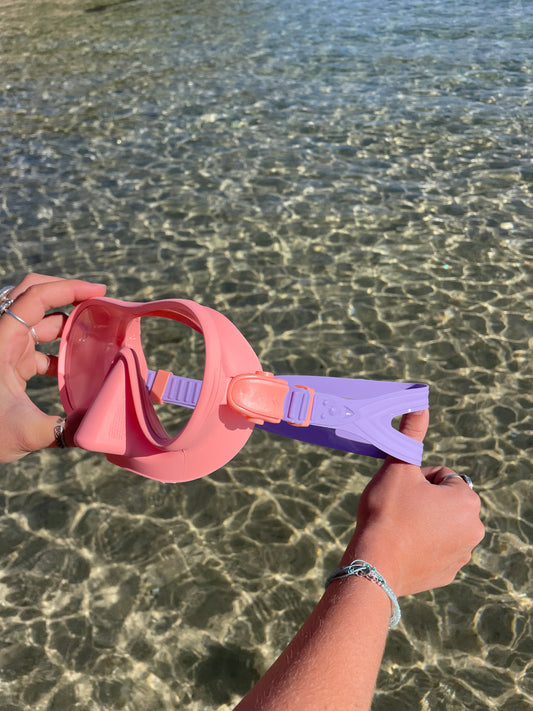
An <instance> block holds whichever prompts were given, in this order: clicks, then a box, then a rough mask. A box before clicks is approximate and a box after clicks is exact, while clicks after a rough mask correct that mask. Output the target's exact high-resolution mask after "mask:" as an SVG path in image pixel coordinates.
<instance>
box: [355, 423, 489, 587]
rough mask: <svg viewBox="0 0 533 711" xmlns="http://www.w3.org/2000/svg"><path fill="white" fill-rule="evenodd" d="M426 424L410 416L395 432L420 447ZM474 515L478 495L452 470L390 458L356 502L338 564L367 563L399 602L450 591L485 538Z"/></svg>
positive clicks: (477, 507) (477, 517) (481, 527)
mask: <svg viewBox="0 0 533 711" xmlns="http://www.w3.org/2000/svg"><path fill="white" fill-rule="evenodd" d="M428 422H429V414H428V411H427V410H425V411H424V412H422V413H412V414H409V415H406V416H405V417H404V418H403V421H402V424H401V427H400V429H401V431H402V432H403V433H404V434H407V435H409V436H410V437H413V438H414V439H417V440H418V441H420V442H421V441H422V440H423V439H424V436H425V434H426V431H427V427H428ZM450 475H454V476H450ZM448 477H449V478H448ZM479 512H480V500H479V497H478V495H477V494H476V493H475V492H474V491H472V490H471V489H470V488H469V486H468V484H467V483H466V482H465V481H464V480H463V479H461V478H460V477H459V476H458V475H456V474H455V472H453V471H452V470H451V469H448V468H447V467H429V468H428V467H426V468H423V469H421V468H420V467H416V466H414V465H412V464H405V463H404V462H400V461H398V460H396V459H393V458H392V457H389V458H388V459H387V460H386V461H385V463H384V465H383V466H382V467H381V469H380V470H379V471H378V473H377V474H376V475H375V476H374V477H373V479H372V480H371V481H370V483H369V484H368V486H367V487H366V489H365V490H364V492H363V494H362V495H361V499H360V501H359V508H358V512H357V526H356V529H355V533H354V536H353V538H352V540H351V542H350V544H349V545H348V548H347V550H346V553H345V554H344V556H343V559H342V563H341V565H347V564H349V563H350V562H351V561H352V560H355V559H357V558H361V559H363V560H365V561H367V562H368V563H370V564H372V565H373V566H375V568H376V569H377V570H378V572H379V573H381V575H382V576H383V577H384V578H385V580H386V581H387V583H388V584H389V586H390V587H391V588H392V589H393V590H394V592H395V593H396V596H397V597H399V596H401V595H409V594H413V593H417V592H421V591H423V590H429V589H431V588H436V587H441V586H443V585H447V584H448V583H450V582H451V581H452V580H453V579H454V578H455V576H456V574H457V572H458V571H459V569H460V568H462V567H463V566H464V565H465V564H466V563H468V561H469V560H470V557H471V554H472V550H473V548H474V547H475V546H476V545H477V544H478V543H479V542H480V541H481V540H482V538H483V536H484V527H483V524H482V523H481V521H480V519H479Z"/></svg>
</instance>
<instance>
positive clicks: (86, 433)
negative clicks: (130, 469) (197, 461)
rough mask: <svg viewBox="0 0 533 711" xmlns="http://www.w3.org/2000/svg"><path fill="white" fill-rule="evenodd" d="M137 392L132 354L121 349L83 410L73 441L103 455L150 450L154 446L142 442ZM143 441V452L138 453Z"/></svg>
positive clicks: (152, 450) (136, 379) (153, 448)
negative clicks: (86, 407) (83, 413)
mask: <svg viewBox="0 0 533 711" xmlns="http://www.w3.org/2000/svg"><path fill="white" fill-rule="evenodd" d="M139 393H140V390H139V384H138V373H137V363H136V360H135V355H134V354H133V352H132V351H129V350H127V349H123V350H121V351H120V353H119V354H118V356H117V359H116V361H115V364H114V365H113V367H112V368H111V371H110V372H109V374H108V376H107V377H106V379H105V380H104V383H103V384H102V387H101V388H100V390H99V392H98V394H97V395H96V397H95V399H94V400H93V402H92V403H91V405H90V407H89V409H88V410H87V412H86V414H85V416H84V418H83V420H82V422H81V424H80V426H79V428H78V430H77V432H76V435H75V437H74V442H75V444H76V445H77V446H78V447H82V448H83V449H91V450H93V451H95V452H105V453H106V454H119V455H126V456H128V455H130V454H132V453H133V452H135V453H136V454H137V455H138V454H149V453H153V452H154V450H156V449H157V447H155V446H150V442H149V441H146V429H147V428H146V423H144V424H145V426H144V428H143V427H142V425H141V422H142V421H140V420H139V415H142V407H139V406H138V405H140V404H141V403H140V402H139V403H137V401H138V400H140V396H139ZM143 429H144V432H143ZM143 443H145V449H146V452H144V453H141V452H139V448H140V447H141V446H142V444H143ZM154 445H155V443H154Z"/></svg>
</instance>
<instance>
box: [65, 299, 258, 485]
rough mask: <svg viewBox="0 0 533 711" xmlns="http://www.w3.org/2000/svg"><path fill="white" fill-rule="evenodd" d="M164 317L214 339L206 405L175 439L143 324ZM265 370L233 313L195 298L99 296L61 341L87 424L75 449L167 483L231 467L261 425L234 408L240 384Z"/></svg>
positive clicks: (69, 399)
mask: <svg viewBox="0 0 533 711" xmlns="http://www.w3.org/2000/svg"><path fill="white" fill-rule="evenodd" d="M146 316H158V317H163V318H169V319H173V320H175V321H179V322H181V323H183V324H185V325H187V326H190V327H191V328H193V329H195V330H196V331H198V332H199V333H201V334H202V335H203V336H204V340H205V371H204V378H203V384H202V389H201V392H200V395H199V398H198V402H197V404H196V406H195V408H194V410H193V412H192V415H191V417H190V419H189V421H188V423H187V424H186V426H185V427H184V429H183V430H182V431H181V432H180V433H179V434H178V435H177V436H176V437H173V438H172V437H170V436H169V435H168V434H167V433H166V431H165V430H164V429H163V427H162V425H161V424H160V422H159V418H158V416H157V413H156V412H155V409H154V407H153V405H152V402H151V400H150V396H149V394H148V390H147V388H146V377H147V365H146V359H145V357H144V354H143V350H142V344H141V337H140V319H141V318H142V317H146ZM260 369H261V365H260V363H259V360H258V358H257V356H256V355H255V353H254V351H253V350H252V348H251V346H250V345H249V343H248V342H247V341H246V339H245V338H244V336H243V335H242V334H241V333H240V331H239V330H238V329H237V328H236V327H235V326H234V325H233V324H232V323H231V321H229V320H228V319H227V318H226V317H225V316H223V315H222V314H220V313H219V312H217V311H214V310H213V309H210V308H208V307H206V306H201V305H200V304H197V303H195V302H193V301H189V300H185V299H166V300H161V301H153V302H151V303H132V302H125V301H119V300H116V299H109V298H105V297H102V298H94V299H88V300H87V301H84V302H82V303H81V304H79V305H78V306H77V307H76V308H75V309H74V310H73V312H72V313H71V315H70V317H69V319H68V321H67V323H66V325H65V329H64V332H63V335H62V338H61V344H60V350H59V365H58V380H59V392H60V397H61V402H62V403H63V407H64V408H65V412H66V413H67V415H74V414H75V416H76V417H77V419H81V423H80V425H79V427H78V429H77V431H76V434H75V437H74V443H75V444H76V445H77V446H78V447H81V448H83V449H88V450H90V451H94V452H103V453H105V454H106V456H107V459H108V460H109V461H110V462H113V463H114V464H117V465H118V466H120V467H123V468H124V469H129V470H131V471H134V472H136V473H138V474H141V475H143V476H146V477H149V478H152V479H157V480H159V481H163V482H183V481H190V480H192V479H197V478H199V477H201V476H204V475H206V474H209V473H210V472H212V471H215V470H216V469H218V468H220V467H222V466H224V464H226V463H227V462H228V461H229V460H230V459H232V457H234V456H235V454H236V453H237V452H238V451H239V450H240V449H241V448H242V447H243V446H244V444H245V443H246V441H247V440H248V438H249V437H250V435H251V433H252V430H253V428H254V425H253V423H252V422H250V421H248V420H247V419H246V417H244V416H243V415H241V414H239V413H237V412H235V410H233V409H232V408H231V407H230V406H229V405H228V404H227V399H226V393H227V390H228V384H229V382H230V380H231V379H232V378H233V377H234V376H236V375H239V374H241V373H253V372H256V371H258V370H260Z"/></svg>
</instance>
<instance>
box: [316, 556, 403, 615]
mask: <svg viewBox="0 0 533 711" xmlns="http://www.w3.org/2000/svg"><path fill="white" fill-rule="evenodd" d="M351 575H356V576H357V577H358V578H366V579H367V580H370V581H371V582H372V583H375V584H376V585H379V587H380V588H382V590H383V591H384V592H385V593H386V594H387V595H388V596H389V599H390V601H391V605H392V616H391V620H390V623H389V627H391V628H392V627H395V626H396V625H397V624H398V622H399V621H400V618H401V616H402V613H401V611H400V606H399V605H398V599H397V597H396V595H395V594H394V592H393V591H392V589H391V588H390V587H389V586H388V585H387V582H386V580H385V578H384V577H383V576H382V575H380V573H378V571H377V570H376V569H375V568H374V566H373V565H370V563H367V562H366V560H352V562H351V563H350V564H349V565H345V566H344V567H343V568H338V569H337V570H336V571H335V572H334V573H332V574H331V575H330V576H329V578H328V579H327V580H326V587H328V585H329V584H330V583H332V582H333V581H334V580H340V579H341V578H348V577H350V576H351Z"/></svg>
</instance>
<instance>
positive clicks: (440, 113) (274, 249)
mask: <svg viewBox="0 0 533 711" xmlns="http://www.w3.org/2000/svg"><path fill="white" fill-rule="evenodd" d="M532 35H533V8H532V6H531V4H530V3H528V2H512V1H510V2H503V3H502V2H495V1H494V0H485V1H484V2H481V1H479V2H478V1H477V0H467V1H466V2H462V3H458V2H455V1H453V0H450V1H449V2H446V3H443V2H436V3H432V4H428V3H425V2H424V3H422V2H417V1H415V0H413V1H409V0H396V1H393V0H385V2H383V3H380V4H375V3H370V2H366V1H362V2H348V1H347V0H346V1H345V2H343V1H342V0H340V1H335V2H332V3H327V4H326V3H319V2H316V1H315V0H310V1H309V2H306V3H296V2H290V1H286V2H284V1H283V0H276V1H275V0H271V1H270V2H269V1H268V0H255V1H254V0H251V1H249V2H231V1H228V0H226V1H225V2H216V1H213V2H207V1H205V2H198V3H194V4H192V3H186V2H172V1H170V0H166V1H165V0H159V1H157V0H156V1H154V2H150V3H148V2H142V1H141V0H138V1H131V0H130V1H129V2H127V1H126V2H120V1H119V0H117V1H116V2H113V1H112V0H111V1H110V2H109V3H107V4H105V3H102V4H100V5H98V0H83V1H82V2H72V0H63V1H62V2H60V1H59V0H57V1H55V2H40V3H38V4H36V3H33V2H29V1H26V0H19V1H17V2H9V1H8V2H6V0H4V1H3V2H0V67H1V69H0V76H1V79H2V81H1V84H0V87H1V88H0V180H1V191H0V277H1V282H2V283H11V282H12V281H14V280H16V279H17V278H19V277H21V276H22V275H23V274H24V273H26V272H27V271H40V272H44V273H51V274H60V275H65V276H82V277H85V278H90V279H96V280H102V281H105V282H107V283H108V284H109V290H110V294H111V295H114V296H117V297H120V298H125V299H153V298H158V297H164V296H176V297H184V298H192V299H196V300H198V301H201V302H202V303H204V304H206V305H209V306H212V307H214V308H217V309H219V310H221V311H223V312H224V313H225V314H227V315H228V316H230V318H231V319H232V320H233V321H234V322H235V323H236V324H237V326H238V327H239V328H240V329H241V330H242V331H243V332H244V333H245V335H246V336H247V338H248V339H249V340H250V342H251V343H252V344H253V346H254V348H255V349H256V351H257V353H258V355H259V357H260V359H261V361H262V363H263V365H264V367H265V369H269V370H273V371H276V372H295V373H298V372H300V373H313V374H317V373H320V374H329V375H343V376H350V375H353V376H361V377H369V378H383V379H395V380H396V379H398V380H400V379H407V380H412V381H424V382H427V383H429V385H430V386H431V398H432V400H431V405H432V426H431V430H430V433H429V435H428V438H427V443H426V462H427V463H436V462H441V461H446V463H447V464H449V465H450V466H452V467H455V468H456V469H458V470H460V471H462V472H466V473H468V474H469V475H470V476H471V477H472V479H473V480H474V482H475V486H476V490H477V491H478V492H479V493H480V496H481V498H482V500H483V518H484V521H485V524H486V526H487V536H486V539H485V540H484V542H483V543H482V545H481V546H480V547H479V548H478V549H477V550H476V552H475V554H474V558H473V561H472V563H471V564H470V565H469V566H468V567H467V568H465V569H464V571H463V572H462V573H461V574H460V575H459V577H458V579H457V581H456V582H455V583H454V584H452V585H451V586H449V587H447V588H445V589H442V590H436V591H434V592H431V593H425V594H422V595H418V596H416V597H413V598H409V599H405V600H403V601H402V609H403V624H402V626H400V628H399V629H398V630H396V631H394V632H392V633H391V635H390V639H389V644H388V647H387V652H386V655H385V659H384V662H383V668H382V673H381V675H380V678H379V683H378V689H377V694H376V699H375V704H374V708H375V709H376V710H378V711H385V710H386V711H401V710H403V709H405V710H409V711H410V710H412V709H424V710H426V709H427V710H429V711H450V710H451V711H455V710H459V709H465V708H467V709H473V710H476V711H477V710H479V711H485V710H488V709H490V710H492V709H498V711H500V710H503V711H522V710H524V711H525V710H526V709H530V708H531V707H532V705H533V685H532V682H531V679H532V677H533V674H532V663H531V659H532V654H533V641H532V639H533V635H532V614H531V610H532V601H531V598H532V574H531V563H530V561H531V550H532V542H533V517H532V513H533V507H532V504H531V501H532V493H533V491H532V490H533V486H532V483H531V460H532V429H533V428H532V417H531V404H532V403H531V387H532V384H533V374H532V369H531V343H532V340H531V339H532V335H533V334H532V327H531V306H530V301H531V293H532V278H531V277H532V268H531V264H532V260H533V237H532V230H531V228H532V225H533V205H532V186H533V170H532V167H531V155H532V151H531V148H532V136H533V103H532V101H533V92H532V86H533V84H532V79H533V45H532V42H531V38H532ZM149 334H150V343H151V347H150V351H151V353H153V354H154V361H157V364H158V365H160V366H161V365H162V366H163V367H164V366H165V365H166V363H169V362H170V363H171V364H172V365H173V366H176V367H181V368H182V371H183V372H186V373H187V374H189V375H192V376H195V375H196V376H198V375H199V374H200V373H201V368H202V355H201V346H199V345H198V344H197V343H191V341H190V339H189V338H188V337H187V336H185V335H184V334H183V333H182V332H177V331H173V330H172V329H168V328H167V329H165V330H161V329H157V328H152V329H149ZM191 353H192V355H191ZM32 393H33V394H34V396H35V397H36V398H37V400H38V402H39V403H41V404H42V405H43V407H47V408H48V409H50V410H51V411H54V409H57V408H59V401H58V398H57V393H56V388H55V386H54V384H53V383H52V382H49V381H44V382H42V383H38V384H36V385H35V386H33V389H32ZM168 418H171V419H172V418H173V413H170V414H169V413H167V419H168ZM375 467H376V463H375V462H374V461H372V460H369V459H364V458H361V457H359V458H358V457H354V456H352V455H343V454H340V453H336V452H329V451H327V450H318V449H316V448H313V447H311V446H305V445H300V444H297V443H295V442H290V441H284V440H278V439H275V438H274V437H273V436H271V435H267V434H265V433H262V432H256V433H254V436H253V438H252V439H251V440H250V442H249V443H248V445H247V446H246V448H245V449H244V450H243V451H242V452H241V453H240V454H239V455H238V456H237V457H236V458H235V459H234V460H233V461H232V462H231V463H230V464H229V465H228V466H227V467H225V468H224V469H222V470H220V471H219V472H217V473H216V474H213V475H212V476H210V477H208V478H205V479H202V480H199V481H196V482H192V483H190V484H186V485H182V486H177V485H176V486H162V485H159V484H157V483H155V482H151V481H146V480H143V479H141V478H140V477H136V476H135V475H133V474H129V473H127V472H124V471H121V470H118V469H116V468H114V467H113V466H112V465H110V464H108V463H107V462H106V461H105V460H103V459H102V457H100V456H99V455H93V454H90V453H86V452H82V451H69V452H67V453H59V452H43V453H39V454H36V455H33V456H31V457H29V458H27V459H25V460H24V461H23V462H20V463H17V464H14V465H9V466H4V467H3V468H2V473H1V480H0V481H1V486H0V499H1V501H0V529H1V531H2V534H1V535H0V630H1V634H0V640H1V642H0V701H1V705H2V708H3V709H5V710H6V711H19V709H20V710H22V709H27V708H29V707H30V706H31V708H33V709H35V711H44V710H46V711H56V710H61V711H63V710H64V709H76V711H96V710H100V709H128V710H129V711H138V710H139V711H140V710H141V709H143V711H144V709H149V710H150V711H159V710H161V711H167V710H170V709H183V710H184V711H185V710H186V711H200V710H201V711H212V710H213V709H229V708H231V707H232V704H233V703H234V702H235V701H236V699H237V698H239V697H240V696H241V695H242V694H244V693H245V692H246V690H247V689H248V688H249V686H250V685H251V684H252V683H253V681H254V680H255V679H256V678H257V676H258V674H260V673H261V672H262V671H263V670H264V669H265V668H266V666H268V664H269V663H270V662H271V661H272V660H273V658H274V657H275V656H276V655H277V654H278V653H279V651H280V650H281V649H282V648H283V647H284V645H285V644H286V643H287V641H288V640H289V639H290V638H291V636H292V635H293V633H294V632H295V630H296V629H297V628H298V626H299V625H300V624H301V622H302V621H303V620H304V619H305V617H306V615H307V614H308V612H309V611H310V610H311V609H312V606H313V605H314V603H315V601H316V600H317V598H318V596H319V594H320V590H321V586H322V582H323V580H324V579H325V577H326V575H327V573H328V572H329V571H330V570H331V569H332V568H333V567H334V566H335V564H336V562H337V560H338V556H339V553H340V552H341V550H342V547H343V544H344V543H345V542H346V541H347V540H348V538H349V535H350V531H351V530H352V527H353V521H354V515H355V510H356V503H357V497H358V495H359V493H360V492H361V490H362V488H363V487H364V485H365V483H366V481H367V480H368V477H369V476H370V475H371V474H372V473H373V471H374V470H375ZM457 535H458V536H460V532H458V534H457Z"/></svg>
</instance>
